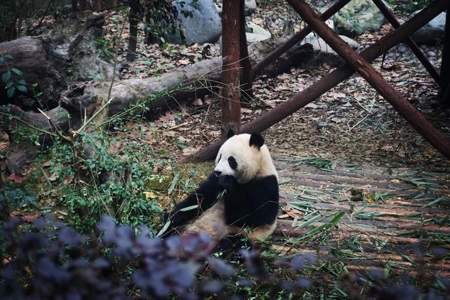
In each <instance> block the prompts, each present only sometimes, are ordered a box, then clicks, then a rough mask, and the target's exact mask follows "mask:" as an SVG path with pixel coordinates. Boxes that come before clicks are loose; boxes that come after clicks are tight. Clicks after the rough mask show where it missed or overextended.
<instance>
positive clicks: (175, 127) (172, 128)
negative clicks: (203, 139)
mask: <svg viewBox="0 0 450 300" xmlns="http://www.w3.org/2000/svg"><path fill="white" fill-rule="evenodd" d="M187 124H189V122H184V123H181V124H178V125H176V126H173V127H170V128H169V129H167V130H174V129H177V128H180V127H183V126H184V125H187Z"/></svg>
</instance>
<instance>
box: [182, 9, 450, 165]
mask: <svg viewBox="0 0 450 300" xmlns="http://www.w3.org/2000/svg"><path fill="white" fill-rule="evenodd" d="M446 7H447V3H446V0H440V1H436V2H434V3H432V4H431V5H430V6H428V7H427V8H426V9H424V10H423V11H421V12H419V13H418V14H417V15H415V16H414V17H413V18H411V19H410V20H408V21H407V22H405V23H404V24H402V25H401V26H400V27H399V28H398V29H397V30H395V31H393V32H391V33H389V34H387V35H386V36H385V37H383V38H381V39H380V40H379V41H378V42H376V43H375V44H374V45H372V46H370V47H369V48H367V49H366V50H364V51H363V52H361V56H362V57H364V58H365V59H367V60H368V61H372V60H374V59H375V58H377V57H378V56H380V55H381V54H383V53H384V52H386V51H387V50H389V49H390V48H392V47H393V46H395V45H397V44H398V43H400V42H402V41H403V40H405V39H406V38H408V36H410V35H411V34H413V33H414V32H415V31H417V29H419V28H420V27H422V26H424V25H425V24H427V23H428V22H429V21H431V20H432V19H433V18H434V17H436V16H437V15H438V14H439V13H441V12H442V11H443V10H445V9H446ZM353 73H354V70H353V69H352V67H350V66H349V65H345V66H342V67H339V68H337V69H336V70H334V71H333V72H331V73H330V74H328V75H326V76H324V77H322V78H321V79H320V80H319V81H317V82H315V83H313V84H312V85H311V86H309V87H308V88H306V89H305V90H303V91H301V92H300V93H298V94H296V95H295V96H294V97H292V98H291V99H289V100H288V101H286V102H284V103H282V104H280V105H278V106H276V107H275V108H273V109H272V110H270V111H268V112H266V113H264V114H263V115H261V116H260V117H259V118H256V119H255V120H253V121H251V122H249V123H247V124H245V125H244V126H242V128H241V132H261V131H264V130H266V129H267V128H269V127H270V126H272V125H274V124H276V123H278V122H280V121H282V120H283V119H284V118H286V117H288V116H289V115H291V114H293V113H294V112H296V111H297V110H299V109H300V108H302V107H304V106H306V105H307V104H309V103H311V102H313V101H314V100H316V99H317V98H319V97H320V96H321V95H322V94H324V93H325V92H327V91H329V90H331V89H332V88H334V87H335V86H337V85H338V84H339V83H341V82H342V81H344V80H345V79H347V78H349V77H350V76H352V74H353ZM222 143H223V140H218V141H216V142H213V143H210V144H209V145H208V146H206V147H204V148H202V149H200V150H199V151H198V152H197V153H195V154H194V155H192V156H190V157H187V158H186V159H185V161H205V160H210V159H214V157H215V156H216V154H217V151H218V150H219V148H220V146H221V145H222Z"/></svg>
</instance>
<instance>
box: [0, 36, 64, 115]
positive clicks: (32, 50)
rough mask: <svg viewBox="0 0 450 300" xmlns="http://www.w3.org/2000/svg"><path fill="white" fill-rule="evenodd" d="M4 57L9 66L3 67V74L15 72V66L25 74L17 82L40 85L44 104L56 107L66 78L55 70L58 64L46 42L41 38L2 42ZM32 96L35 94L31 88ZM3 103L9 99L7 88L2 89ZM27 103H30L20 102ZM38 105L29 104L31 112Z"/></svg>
mask: <svg viewBox="0 0 450 300" xmlns="http://www.w3.org/2000/svg"><path fill="white" fill-rule="evenodd" d="M0 55H4V56H5V63H4V64H0V74H4V73H5V72H8V71H11V69H12V68H13V67H14V68H16V69H18V70H20V71H21V72H22V75H21V76H16V75H12V76H16V77H17V78H15V79H16V80H20V79H24V80H25V81H26V83H27V84H28V86H31V85H32V84H38V86H39V89H40V90H41V91H42V93H43V94H42V96H41V99H42V100H41V102H43V103H42V104H43V105H44V106H47V107H52V106H55V105H54V104H55V103H57V101H54V100H53V102H52V99H58V98H59V94H60V93H61V91H63V90H64V89H65V88H66V86H65V80H64V76H63V75H62V73H61V72H59V71H58V70H57V69H56V68H55V64H54V63H53V62H52V61H51V60H50V59H49V56H48V53H47V51H46V45H45V43H44V41H43V40H42V39H41V38H39V37H23V38H19V39H16V40H13V41H10V42H4V43H0ZM28 89H29V91H28V93H30V92H31V90H30V88H28ZM0 98H2V99H3V100H2V101H1V104H5V103H4V101H5V100H6V99H7V97H6V95H5V89H3V88H2V89H1V91H0ZM20 100H21V99H18V102H20V104H21V106H22V107H23V106H24V105H23V104H24V103H27V102H30V101H20ZM47 100H48V101H47ZM31 102H32V101H31ZM36 106H37V103H30V104H29V105H26V108H27V109H34V107H36Z"/></svg>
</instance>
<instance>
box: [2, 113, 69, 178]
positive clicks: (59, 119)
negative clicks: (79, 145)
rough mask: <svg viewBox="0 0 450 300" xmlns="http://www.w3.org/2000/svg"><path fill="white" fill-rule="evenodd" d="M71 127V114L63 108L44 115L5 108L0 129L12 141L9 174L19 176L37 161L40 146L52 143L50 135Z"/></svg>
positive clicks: (9, 155)
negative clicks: (30, 164)
mask: <svg viewBox="0 0 450 300" xmlns="http://www.w3.org/2000/svg"><path fill="white" fill-rule="evenodd" d="M69 128H70V115H69V113H68V112H67V110H65V109H64V108H62V107H60V106H58V107H55V108H53V109H51V110H49V111H47V112H42V113H36V112H26V111H23V110H22V109H21V108H19V107H18V106H15V105H8V106H4V107H2V109H1V110H0V129H2V130H4V131H5V132H7V133H8V136H9V140H10V142H11V145H10V147H9V148H8V150H7V152H6V157H5V166H6V168H7V169H8V171H9V173H11V174H20V173H21V172H22V171H23V169H24V167H25V166H26V165H27V164H29V163H30V162H32V161H33V160H34V159H35V158H36V156H37V154H38V153H39V150H40V147H45V146H47V145H48V144H50V142H51V136H57V135H58V134H60V133H61V132H65V131H67V130H68V129H69ZM30 130H31V131H30ZM36 142H39V144H36Z"/></svg>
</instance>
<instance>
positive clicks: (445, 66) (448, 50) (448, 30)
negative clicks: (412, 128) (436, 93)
mask: <svg viewBox="0 0 450 300" xmlns="http://www.w3.org/2000/svg"><path fill="white" fill-rule="evenodd" d="M445 22H446V23H445V38H444V50H443V51H442V64H441V76H440V84H439V85H440V87H441V90H440V94H441V95H440V96H441V101H442V103H443V104H445V105H446V106H450V9H447V18H446V21H445Z"/></svg>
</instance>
